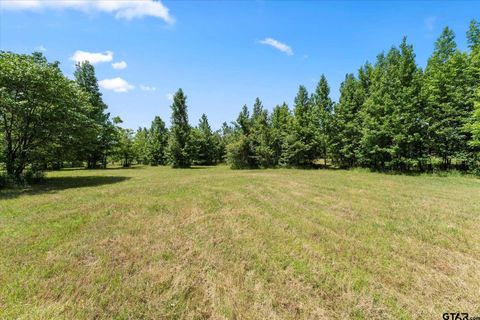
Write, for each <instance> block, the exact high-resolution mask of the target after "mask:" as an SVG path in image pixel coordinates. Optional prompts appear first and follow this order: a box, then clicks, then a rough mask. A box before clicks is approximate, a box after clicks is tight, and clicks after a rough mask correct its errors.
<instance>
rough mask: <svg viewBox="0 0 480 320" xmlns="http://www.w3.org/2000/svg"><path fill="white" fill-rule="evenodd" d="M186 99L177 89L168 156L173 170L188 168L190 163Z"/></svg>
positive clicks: (173, 106)
mask: <svg viewBox="0 0 480 320" xmlns="http://www.w3.org/2000/svg"><path fill="white" fill-rule="evenodd" d="M186 99H187V97H186V96H185V95H184V94H183V91H182V89H178V91H177V92H176V93H175V95H174V97H173V104H172V127H171V133H170V137H169V143H168V154H169V159H170V162H171V164H172V166H173V167H174V168H188V167H190V165H191V162H192V159H191V154H192V144H191V142H190V131H191V128H190V124H189V123H188V114H187V105H186Z"/></svg>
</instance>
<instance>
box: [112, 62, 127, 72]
mask: <svg viewBox="0 0 480 320" xmlns="http://www.w3.org/2000/svg"><path fill="white" fill-rule="evenodd" d="M112 67H113V69H117V70H122V69H125V68H126V67H127V63H126V62H125V61H120V62H114V63H112Z"/></svg>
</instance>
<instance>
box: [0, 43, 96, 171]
mask: <svg viewBox="0 0 480 320" xmlns="http://www.w3.org/2000/svg"><path fill="white" fill-rule="evenodd" d="M91 109H92V106H91V104H90V103H89V100H88V96H87V95H86V94H85V93H84V92H83V91H82V90H80V89H79V88H78V86H77V85H76V84H75V83H74V82H73V81H71V80H69V79H68V78H66V77H65V76H63V74H62V72H61V71H60V68H59V67H58V63H57V62H55V63H48V62H47V61H46V59H45V58H44V57H43V56H42V55H41V54H38V53H37V54H34V55H21V54H15V53H9V52H1V53H0V132H2V134H1V136H2V138H3V160H4V161H5V169H6V172H7V174H8V175H11V176H13V177H14V178H15V179H19V178H20V176H21V175H22V173H23V171H24V169H25V168H26V166H30V167H31V168H32V170H34V171H35V170H39V169H41V168H42V167H44V164H45V163H46V162H48V161H51V160H55V161H60V162H61V161H63V160H69V159H72V158H73V157H74V153H75V152H76V150H75V148H76V147H77V146H78V145H81V143H82V142H83V141H84V139H85V137H89V136H91V132H92V128H94V125H93V124H92V121H91V120H90V119H89V117H88V114H89V112H90V111H91ZM52 156H54V157H55V159H52Z"/></svg>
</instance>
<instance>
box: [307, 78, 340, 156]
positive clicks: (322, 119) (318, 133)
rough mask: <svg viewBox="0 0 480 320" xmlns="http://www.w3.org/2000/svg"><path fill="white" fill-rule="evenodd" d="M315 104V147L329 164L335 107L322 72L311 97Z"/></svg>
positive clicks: (313, 115)
mask: <svg viewBox="0 0 480 320" xmlns="http://www.w3.org/2000/svg"><path fill="white" fill-rule="evenodd" d="M311 101H312V104H313V111H312V113H313V114H312V117H313V125H314V130H315V145H316V146H315V148H316V149H317V150H316V151H317V152H319V153H318V155H317V156H320V157H321V158H323V160H324V164H325V165H326V164H327V158H328V156H329V155H328V151H329V149H330V148H331V147H330V142H331V141H330V140H331V139H332V130H333V108H334V104H333V101H332V99H330V87H329V85H328V82H327V78H326V77H325V75H323V74H322V76H321V77H320V81H319V82H318V85H317V88H316V89H315V93H314V94H313V96H312V98H311Z"/></svg>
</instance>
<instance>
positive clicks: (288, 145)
mask: <svg viewBox="0 0 480 320" xmlns="http://www.w3.org/2000/svg"><path fill="white" fill-rule="evenodd" d="M293 114H294V120H293V126H292V132H291V134H289V135H288V136H287V138H286V139H285V141H284V143H283V146H282V149H283V151H282V156H281V164H282V165H284V166H293V167H309V166H312V165H313V164H314V160H315V159H317V158H318V155H319V143H318V127H317V125H318V122H317V121H316V120H317V119H318V117H317V113H316V108H314V105H313V103H312V101H311V99H310V98H309V96H308V92H307V89H306V88H305V87H304V86H300V87H299V89H298V93H297V96H296V97H295V106H294V109H293Z"/></svg>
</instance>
